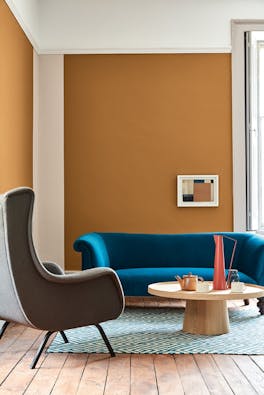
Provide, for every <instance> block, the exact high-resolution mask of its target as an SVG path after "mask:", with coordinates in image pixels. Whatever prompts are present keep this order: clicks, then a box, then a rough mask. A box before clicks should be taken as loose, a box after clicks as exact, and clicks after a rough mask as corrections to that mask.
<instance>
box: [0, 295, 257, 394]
mask: <svg viewBox="0 0 264 395" xmlns="http://www.w3.org/2000/svg"><path fill="white" fill-rule="evenodd" d="M153 303H154V305H155V306H157V305H158V304H159V303H158V302H155V301H154V302H153ZM168 304H169V305H170V302H168ZM239 304H240V305H241V302H240V303H239ZM130 305H135V303H134V302H133V301H131V302H130ZM141 305H142V306H144V305H146V303H145V301H144V300H143V301H142V302H141ZM163 305H164V304H163ZM178 305H179V306H180V305H182V304H180V303H179V304H178ZM173 308H175V306H173ZM231 308H234V304H233V305H232V306H231ZM242 308H243V307H242ZM245 308H246V307H245ZM263 334H264V328H263ZM41 336H42V333H41V332H40V331H37V330H34V329H29V328H24V327H22V326H19V325H10V326H9V327H8V329H7V330H6V332H5V334H4V336H3V338H2V339H1V340H0V383H1V385H0V394H16V395H18V394H37V395H41V394H54V395H55V394H56V395H70V394H78V395H81V394H85V395H97V394H98V395H99V394H105V395H152V394H153V395H154V394H160V395H161V394H162V395H163V394H164V395H170V394H173V395H180V394H193V395H198V394H202V395H206V394H213V395H216V394H217V395H224V394H237V395H251V394H262V395H264V356H244V355H243V356H242V355H239V356H235V355H231V356H230V355H135V354H133V355H129V354H123V355H120V354H119V355H117V356H116V357H115V358H110V357H109V356H108V355H106V354H96V355H95V354H53V353H50V354H44V355H43V356H42V357H41V359H40V361H39V363H38V365H37V368H36V369H34V370H32V369H30V368H29V365H30V362H31V360H32V358H33V355H34V353H35V352H36V349H37V347H38V345H39V342H40V338H41Z"/></svg>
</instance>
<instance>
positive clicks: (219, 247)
mask: <svg viewBox="0 0 264 395" xmlns="http://www.w3.org/2000/svg"><path fill="white" fill-rule="evenodd" d="M214 242H215V257H214V279H213V289H216V290H223V289H226V279H225V256H224V242H223V236H221V235H214Z"/></svg>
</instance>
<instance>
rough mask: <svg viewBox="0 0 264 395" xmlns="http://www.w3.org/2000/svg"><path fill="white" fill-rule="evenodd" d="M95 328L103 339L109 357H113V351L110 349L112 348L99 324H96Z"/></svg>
mask: <svg viewBox="0 0 264 395" xmlns="http://www.w3.org/2000/svg"><path fill="white" fill-rule="evenodd" d="M95 326H96V328H97V329H98V330H99V332H100V334H101V336H102V338H103V340H104V342H105V345H106V347H107V348H108V351H109V352H110V355H111V357H115V356H116V355H115V353H114V350H113V349H112V346H111V344H110V342H109V340H108V339H107V336H106V334H105V332H104V330H103V328H102V327H101V325H99V324H96V325H95Z"/></svg>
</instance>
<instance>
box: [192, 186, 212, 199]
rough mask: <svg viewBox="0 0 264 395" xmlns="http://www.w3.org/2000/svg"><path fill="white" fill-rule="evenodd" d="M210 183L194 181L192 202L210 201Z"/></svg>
mask: <svg viewBox="0 0 264 395" xmlns="http://www.w3.org/2000/svg"><path fill="white" fill-rule="evenodd" d="M211 200H212V197H211V183H209V182H197V183H196V182H195V183H194V185H193V201H194V202H211Z"/></svg>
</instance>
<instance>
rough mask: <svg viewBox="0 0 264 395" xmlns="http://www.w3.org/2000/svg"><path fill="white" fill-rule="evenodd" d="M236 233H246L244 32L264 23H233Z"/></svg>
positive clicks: (258, 27)
mask: <svg viewBox="0 0 264 395" xmlns="http://www.w3.org/2000/svg"><path fill="white" fill-rule="evenodd" d="M231 27H232V29H231V30H232V126H233V143H232V145H233V230H234V231H235V232H244V231H246V142H245V133H246V132H245V88H244V86H245V82H244V81H245V59H244V33H245V32H247V31H256V30H264V20H240V19H237V20H233V21H232V24H231Z"/></svg>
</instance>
